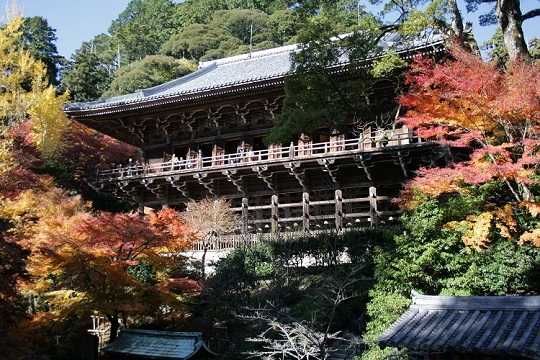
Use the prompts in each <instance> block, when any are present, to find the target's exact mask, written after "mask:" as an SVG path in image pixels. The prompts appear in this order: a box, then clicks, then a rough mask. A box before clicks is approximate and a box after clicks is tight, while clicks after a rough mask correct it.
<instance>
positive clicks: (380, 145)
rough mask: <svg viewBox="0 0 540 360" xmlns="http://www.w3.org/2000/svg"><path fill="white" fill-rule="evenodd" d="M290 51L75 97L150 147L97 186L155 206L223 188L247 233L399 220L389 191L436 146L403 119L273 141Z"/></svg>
mask: <svg viewBox="0 0 540 360" xmlns="http://www.w3.org/2000/svg"><path fill="white" fill-rule="evenodd" d="M441 44H442V42H441V40H440V39H438V38H430V39H427V40H424V41H422V42H418V43H415V45H414V46H412V47H410V48H407V49H406V50H403V56H406V55H408V54H410V53H413V52H415V53H417V52H423V53H427V52H432V51H440V48H441V46H442V45H441ZM291 51H294V47H293V46H288V47H283V48H278V49H272V50H266V51H262V52H258V53H253V54H251V55H249V56H248V55H245V56H237V57H233V58H227V59H222V60H218V61H215V62H210V63H207V64H203V66H202V67H201V68H200V69H199V70H198V71H197V72H195V73H193V74H190V75H188V76H186V77H184V78H181V79H178V80H175V81H172V82H170V83H167V84H163V85H161V86H158V87H155V88H151V89H145V90H142V91H140V92H138V93H135V94H130V95H126V96H121V97H116V98H111V99H104V100H101V101H96V102H91V103H84V104H70V105H68V106H67V107H66V109H65V111H66V113H67V114H68V115H69V116H70V117H71V118H73V119H75V120H77V121H80V122H82V123H84V124H86V125H88V126H90V127H93V128H95V129H97V130H99V131H101V132H103V133H106V134H108V135H111V136H113V137H115V138H117V139H120V140H122V141H125V142H128V143H130V144H133V145H135V146H138V147H140V148H141V150H142V152H143V157H144V161H143V163H142V164H141V166H139V167H136V168H130V169H128V168H124V169H123V170H122V171H118V170H101V171H100V172H99V174H98V177H97V179H96V182H95V187H96V188H97V189H100V190H101V191H109V192H113V193H115V194H116V195H117V196H120V197H127V198H130V199H132V200H135V201H137V202H138V203H139V204H141V206H148V207H153V208H159V207H162V206H173V207H176V206H180V207H181V206H182V204H184V203H185V202H186V201H187V200H189V199H202V198H205V197H207V196H215V197H225V198H228V199H230V200H231V204H232V208H233V210H234V211H236V212H237V213H238V214H239V215H240V216H241V218H242V219H243V221H242V231H243V232H251V233H257V232H258V233H262V232H267V233H268V232H277V231H295V230H316V229H322V228H328V229H330V228H333V229H338V230H340V229H343V228H345V227H347V226H355V225H359V224H363V225H366V224H377V223H379V222H381V221H385V222H389V221H390V222H391V221H393V220H394V219H395V218H396V216H398V215H399V211H398V209H397V208H396V207H395V206H394V205H393V204H392V203H391V201H390V200H391V199H392V198H393V197H395V196H396V195H397V193H398V191H399V189H400V187H401V183H402V182H403V180H404V179H405V178H406V177H408V176H410V175H411V174H412V171H414V170H415V169H417V168H418V167H419V166H421V165H422V164H424V163H426V162H430V161H432V158H433V155H434V154H435V152H436V151H435V150H436V148H435V147H434V145H433V144H431V143H426V142H422V141H421V140H420V139H418V138H416V137H415V136H414V135H413V133H412V131H411V130H410V129H406V128H398V129H394V130H391V131H385V132H384V134H383V132H382V129H374V128H363V129H362V131H361V132H356V133H355V132H351V134H354V135H344V134H339V135H337V134H336V135H334V136H331V135H330V136H321V137H319V138H309V137H307V136H301V137H300V138H299V140H298V141H295V142H294V143H292V144H285V145H283V146H282V145H275V146H270V147H268V148H267V147H265V145H264V144H263V138H264V137H265V136H266V135H267V134H268V133H269V131H270V130H271V129H272V126H273V121H274V119H275V116H276V115H277V114H279V112H280V111H281V107H282V102H283V99H284V97H285V94H284V79H285V75H286V74H287V72H288V71H289V70H290V66H291V61H290V53H291ZM352 125H353V124H351V126H352ZM327 132H328V133H330V134H331V133H332V129H327ZM175 158H178V159H179V160H180V161H175Z"/></svg>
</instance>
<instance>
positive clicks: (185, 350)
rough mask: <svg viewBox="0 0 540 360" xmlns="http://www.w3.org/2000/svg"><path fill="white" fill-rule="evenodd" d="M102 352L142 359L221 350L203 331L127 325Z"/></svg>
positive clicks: (180, 359) (174, 359) (175, 359)
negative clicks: (212, 346)
mask: <svg viewBox="0 0 540 360" xmlns="http://www.w3.org/2000/svg"><path fill="white" fill-rule="evenodd" d="M102 351H103V352H105V353H107V354H110V355H113V356H115V355H116V356H129V357H133V358H141V359H160V360H184V359H190V358H192V357H193V356H195V355H200V353H201V352H205V353H206V354H207V355H209V356H210V357H217V356H218V354H217V353H215V352H213V351H212V350H210V349H209V348H208V346H207V345H206V343H205V342H204V341H203V339H202V333H200V332H173V331H154V330H137V329H124V330H122V331H121V332H120V334H119V335H118V338H117V339H116V340H115V341H114V342H113V343H112V344H110V345H109V346H107V347H105V348H104V349H103V350H102Z"/></svg>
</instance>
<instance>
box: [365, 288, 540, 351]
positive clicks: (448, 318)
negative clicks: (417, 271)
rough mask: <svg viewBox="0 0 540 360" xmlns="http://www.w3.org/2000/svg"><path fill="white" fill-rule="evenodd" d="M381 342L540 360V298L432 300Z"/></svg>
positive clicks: (417, 302) (418, 304) (421, 302)
mask: <svg viewBox="0 0 540 360" xmlns="http://www.w3.org/2000/svg"><path fill="white" fill-rule="evenodd" d="M375 342H377V343H378V344H379V345H380V346H381V347H383V348H384V347H396V348H405V349H408V350H411V351H416V352H422V353H459V354H483V355H491V356H518V357H525V358H531V359H540V296H427V295H418V294H416V295H415V296H414V299H413V304H412V305H411V306H410V308H409V309H408V310H407V311H406V312H405V313H404V314H403V315H402V316H401V317H400V318H399V319H398V320H397V321H396V322H394V323H393V324H392V325H391V326H390V327H389V328H388V329H387V330H386V331H385V332H384V333H383V334H382V335H381V336H380V337H379V338H378V339H377V340H376V341H375Z"/></svg>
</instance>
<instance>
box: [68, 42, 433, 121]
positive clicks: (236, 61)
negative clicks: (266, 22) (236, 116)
mask: <svg viewBox="0 0 540 360" xmlns="http://www.w3.org/2000/svg"><path fill="white" fill-rule="evenodd" d="M396 36H397V35H396V34H388V35H387V36H386V37H385V38H383V40H381V47H382V48H384V49H388V48H389V47H391V46H392V45H393V44H394V43H396V41H397V40H398V39H397V38H396ZM441 42H442V38H441V37H440V36H439V35H437V34H430V35H429V36H426V37H425V38H418V39H413V40H410V41H408V42H406V44H407V45H406V46H403V45H401V47H398V48H397V50H398V51H400V52H401V51H411V50H415V49H418V48H422V47H426V46H429V45H436V44H440V43H441ZM296 49H297V45H287V46H282V47H279V48H274V49H268V50H262V51H257V52H254V53H252V54H244V55H237V56H232V57H228V58H224V59H220V60H215V61H208V62H205V63H201V65H200V68H199V70H197V71H195V72H194V73H191V74H189V75H186V76H183V77H181V78H179V79H176V80H172V81H169V82H167V83H165V84H161V85H158V86H154V87H151V88H148V89H143V90H139V91H137V92H135V93H132V94H127V95H121V96H115V97H111V98H107V99H100V100H96V101H90V102H85V103H72V104H67V105H66V106H65V111H67V112H70V111H79V110H92V109H103V108H114V107H120V106H125V105H129V104H137V103H144V102H151V101H155V100H159V99H167V98H173V97H181V96H187V95H191V94H198V93H203V92H208V91H212V92H216V91H219V90H224V89H228V88H231V87H235V86H239V85H245V84H252V83H257V82H260V81H268V80H273V79H283V78H284V76H285V75H286V74H287V73H288V72H289V71H290V70H291V67H292V62H291V54H292V53H293V52H294V51H295V50H296ZM342 60H343V61H345V60H346V59H342Z"/></svg>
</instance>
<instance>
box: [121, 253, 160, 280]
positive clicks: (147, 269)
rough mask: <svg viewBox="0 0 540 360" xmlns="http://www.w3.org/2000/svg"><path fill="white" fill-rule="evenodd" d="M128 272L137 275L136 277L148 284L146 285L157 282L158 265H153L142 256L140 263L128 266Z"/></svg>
mask: <svg viewBox="0 0 540 360" xmlns="http://www.w3.org/2000/svg"><path fill="white" fill-rule="evenodd" d="M127 272H128V273H129V274H131V275H133V276H135V278H136V279H137V280H139V281H140V282H141V283H142V284H146V285H155V284H157V280H156V275H157V271H156V267H155V266H154V265H152V264H151V263H150V262H149V261H148V260H147V259H145V258H142V259H141V260H139V263H138V264H137V265H131V266H128V270H127Z"/></svg>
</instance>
